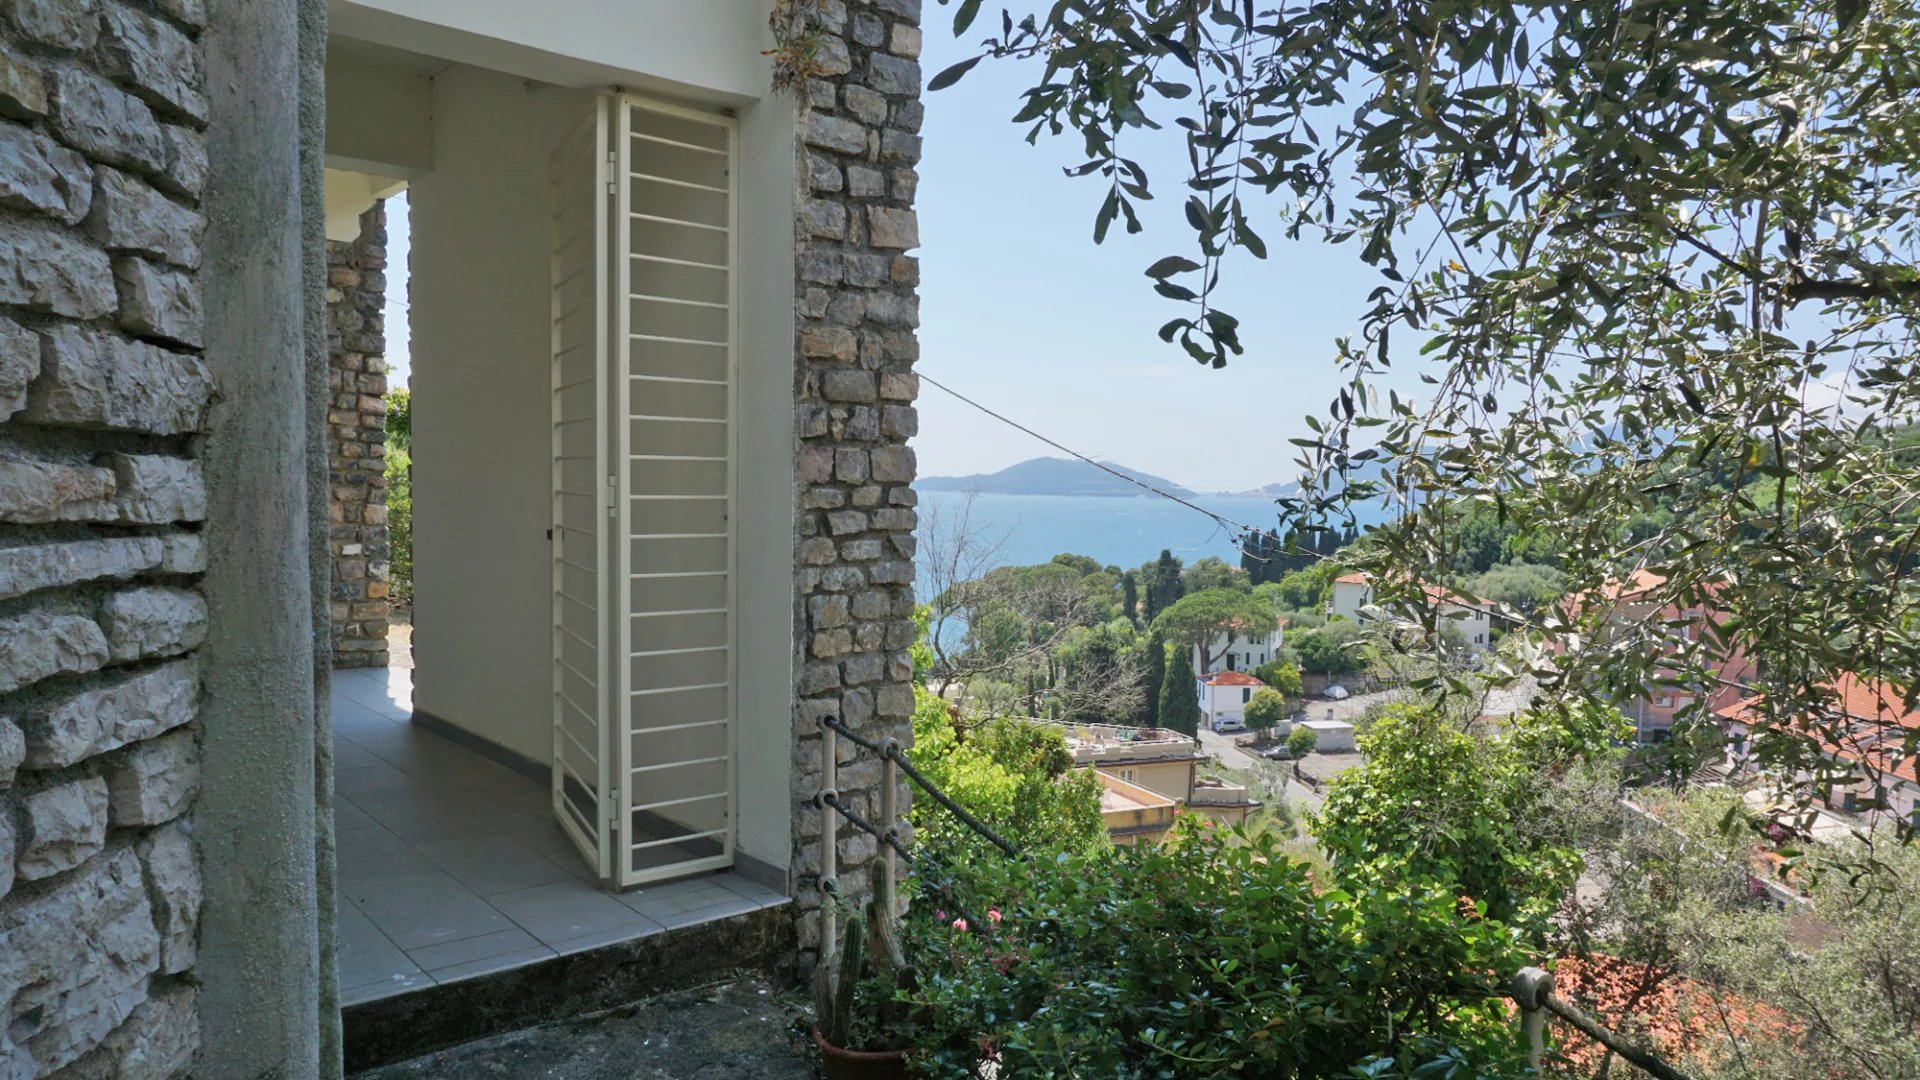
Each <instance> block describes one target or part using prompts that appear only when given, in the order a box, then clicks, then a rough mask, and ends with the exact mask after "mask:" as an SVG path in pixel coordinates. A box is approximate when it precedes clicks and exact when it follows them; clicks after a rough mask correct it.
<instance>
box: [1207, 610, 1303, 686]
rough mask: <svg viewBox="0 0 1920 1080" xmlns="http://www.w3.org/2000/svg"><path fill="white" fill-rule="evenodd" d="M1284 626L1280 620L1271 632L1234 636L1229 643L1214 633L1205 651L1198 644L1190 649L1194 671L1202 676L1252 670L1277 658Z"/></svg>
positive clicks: (1221, 635)
mask: <svg viewBox="0 0 1920 1080" xmlns="http://www.w3.org/2000/svg"><path fill="white" fill-rule="evenodd" d="M1286 626H1287V624H1286V621H1285V620H1284V619H1283V620H1281V622H1280V624H1279V625H1277V626H1275V627H1274V628H1273V632H1272V633H1268V634H1235V635H1233V637H1232V639H1231V640H1229V639H1228V637H1227V635H1226V634H1225V633H1219V634H1215V635H1214V636H1213V640H1212V641H1210V642H1208V643H1207V647H1206V648H1205V649H1204V650H1203V649H1201V647H1200V646H1198V645H1195V646H1194V647H1193V670H1194V671H1196V672H1198V673H1200V674H1202V675H1212V674H1214V673H1216V672H1221V671H1252V670H1253V669H1254V668H1257V667H1259V666H1260V665H1261V664H1264V663H1267V662H1269V661H1271V660H1272V659H1273V658H1274V657H1276V656H1279V655H1280V645H1281V640H1282V638H1283V636H1284V635H1285V633H1286ZM1209 661H1211V662H1209Z"/></svg>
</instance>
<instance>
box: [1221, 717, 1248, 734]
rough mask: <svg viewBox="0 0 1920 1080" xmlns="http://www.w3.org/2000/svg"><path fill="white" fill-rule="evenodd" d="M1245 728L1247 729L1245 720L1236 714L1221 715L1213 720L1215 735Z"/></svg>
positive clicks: (1231, 732)
mask: <svg viewBox="0 0 1920 1080" xmlns="http://www.w3.org/2000/svg"><path fill="white" fill-rule="evenodd" d="M1245 730H1247V725H1246V721H1244V720H1242V719H1240V718H1239V717H1237V716H1223V717H1221V718H1220V719H1218V720H1215V721H1214V722H1213V733H1214V734H1215V735H1231V734H1233V733H1234V732H1237V731H1245Z"/></svg>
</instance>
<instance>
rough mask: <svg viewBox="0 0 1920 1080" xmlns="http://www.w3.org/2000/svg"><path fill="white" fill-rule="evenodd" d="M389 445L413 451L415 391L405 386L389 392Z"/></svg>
mask: <svg viewBox="0 0 1920 1080" xmlns="http://www.w3.org/2000/svg"><path fill="white" fill-rule="evenodd" d="M387 445H388V446H397V447H399V448H400V449H402V450H407V451H411V450H412V449H413V391H412V390H409V389H407V388H406V387H404V386H396V387H394V388H393V389H391V390H389V391H387Z"/></svg>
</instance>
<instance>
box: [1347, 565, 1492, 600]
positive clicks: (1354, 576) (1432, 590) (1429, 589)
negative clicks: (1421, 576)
mask: <svg viewBox="0 0 1920 1080" xmlns="http://www.w3.org/2000/svg"><path fill="white" fill-rule="evenodd" d="M1369 580H1370V579H1369V578H1368V577H1367V575H1365V574H1363V573H1361V572H1359V571H1357V570H1356V571H1354V572H1353V573H1351V574H1341V575H1340V576H1339V577H1337V578H1334V579H1333V581H1334V584H1336V585H1365V584H1367V583H1368V581H1369ZM1420 589H1421V591H1423V592H1425V593H1426V594H1427V599H1429V600H1431V601H1433V602H1434V603H1437V604H1456V605H1459V606H1460V607H1473V606H1474V603H1473V601H1471V600H1468V599H1467V598H1466V597H1464V596H1461V595H1460V594H1459V593H1457V592H1454V591H1453V590H1451V589H1445V588H1442V587H1441V586H1438V585H1422V586H1420Z"/></svg>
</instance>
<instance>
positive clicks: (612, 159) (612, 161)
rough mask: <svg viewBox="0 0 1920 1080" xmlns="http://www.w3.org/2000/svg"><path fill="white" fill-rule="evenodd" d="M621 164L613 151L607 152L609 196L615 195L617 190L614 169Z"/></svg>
mask: <svg viewBox="0 0 1920 1080" xmlns="http://www.w3.org/2000/svg"><path fill="white" fill-rule="evenodd" d="M619 163H620V162H619V158H618V157H616V156H615V155H614V152H613V151H612V150H609V151H607V162H606V166H607V167H606V178H607V194H609V195H612V194H615V193H616V190H617V189H616V188H615V186H614V169H615V168H617V167H618V166H619Z"/></svg>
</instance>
